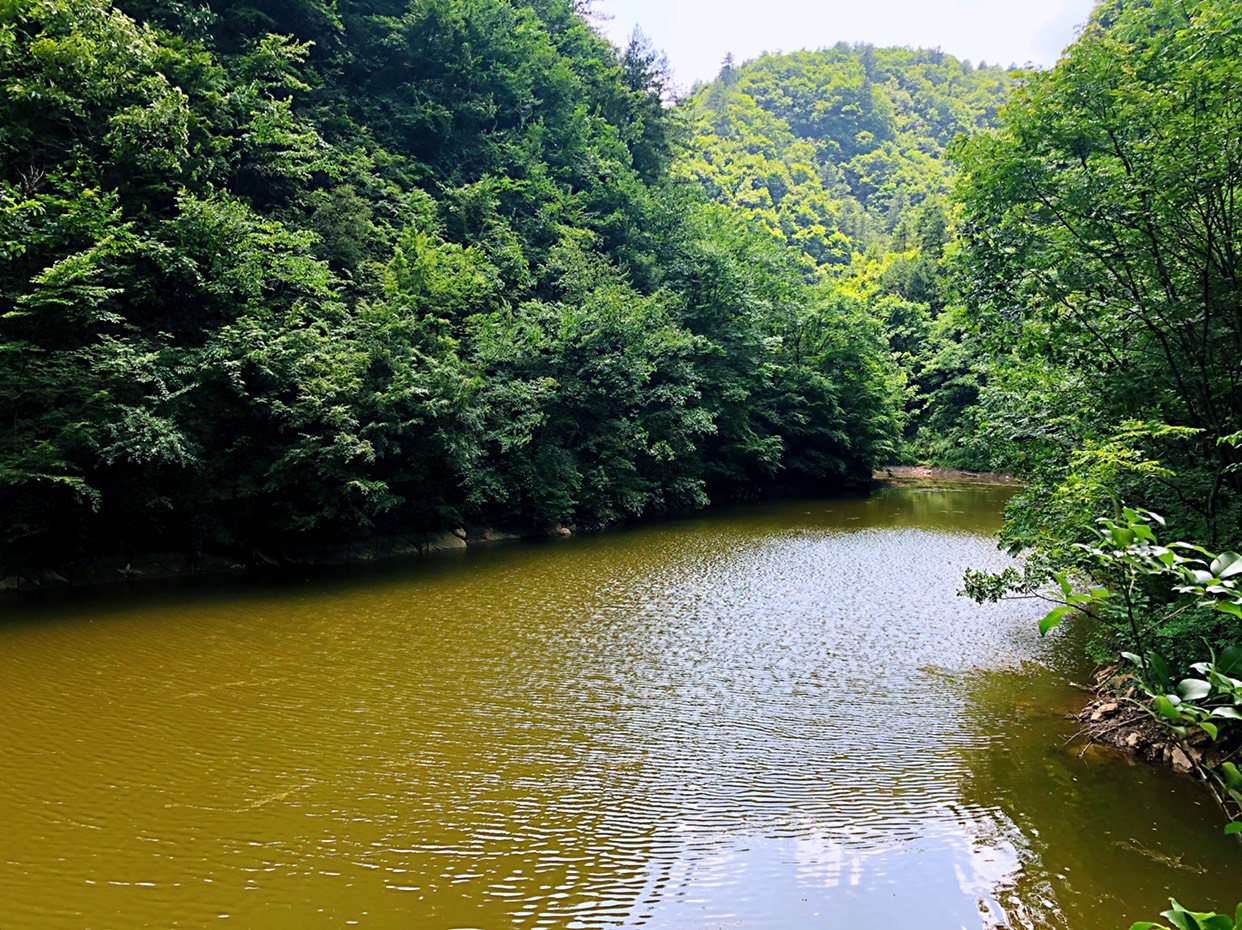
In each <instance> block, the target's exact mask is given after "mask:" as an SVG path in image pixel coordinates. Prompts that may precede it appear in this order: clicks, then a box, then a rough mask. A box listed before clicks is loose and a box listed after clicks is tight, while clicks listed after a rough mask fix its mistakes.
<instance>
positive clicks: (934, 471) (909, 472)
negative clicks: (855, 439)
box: [871, 465, 1018, 486]
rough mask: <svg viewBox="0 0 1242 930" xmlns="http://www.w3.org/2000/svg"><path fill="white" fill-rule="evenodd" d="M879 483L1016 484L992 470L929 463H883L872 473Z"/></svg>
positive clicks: (1011, 477)
mask: <svg viewBox="0 0 1242 930" xmlns="http://www.w3.org/2000/svg"><path fill="white" fill-rule="evenodd" d="M871 477H872V479H873V480H874V481H877V482H879V483H880V484H895V485H902V484H916V483H921V482H928V481H951V482H953V483H954V484H987V485H1004V486H1016V485H1017V484H1018V482H1017V480H1016V479H1015V478H1014V477H1013V475H1006V474H1003V473H1001V472H992V471H964V470H962V469H960V468H936V467H934V466H931V465H885V466H883V467H881V468H877V469H876V470H875V471H874V472H873V473H872V476H871Z"/></svg>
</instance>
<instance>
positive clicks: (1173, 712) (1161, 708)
mask: <svg viewBox="0 0 1242 930" xmlns="http://www.w3.org/2000/svg"><path fill="white" fill-rule="evenodd" d="M1155 704H1156V710H1157V711H1158V712H1159V714H1160V716H1161V717H1163V718H1164V719H1165V720H1177V719H1179V718H1180V717H1181V711H1179V710H1178V709H1177V705H1176V704H1174V703H1173V702H1172V701H1171V700H1170V699H1169V697H1168V695H1164V694H1161V695H1158V696H1157V697H1156V700H1155Z"/></svg>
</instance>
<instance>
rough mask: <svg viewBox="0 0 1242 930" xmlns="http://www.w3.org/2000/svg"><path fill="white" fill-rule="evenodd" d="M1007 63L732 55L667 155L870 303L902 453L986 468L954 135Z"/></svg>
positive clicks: (897, 52) (969, 127)
mask: <svg viewBox="0 0 1242 930" xmlns="http://www.w3.org/2000/svg"><path fill="white" fill-rule="evenodd" d="M1012 83H1013V76H1012V75H1010V74H1009V73H1007V72H1005V71H1002V70H1001V69H998V68H987V67H980V68H978V69H976V68H973V67H972V66H971V64H970V63H969V62H963V61H958V60H957V59H956V58H954V57H952V56H951V55H946V54H944V53H943V52H940V51H929V50H921V49H920V50H910V49H894V48H874V47H872V46H866V45H864V46H848V45H844V44H842V45H837V46H834V47H833V48H828V49H822V50H820V51H817V52H797V53H794V54H789V55H778V56H765V57H762V58H759V59H758V60H756V61H752V62H748V63H746V64H744V65H741V66H734V64H733V62H732V61H729V60H727V61H726V63H725V66H724V68H723V69H722V71H721V74H720V76H719V77H718V78H717V80H716V81H714V82H712V83H711V84H709V85H706V86H704V87H702V88H699V89H698V91H697V92H696V93H695V94H694V95H693V98H692V99H691V100H690V101H689V112H690V114H691V132H690V134H689V136H688V138H687V140H686V142H685V144H684V146H683V148H682V153H681V157H680V158H679V160H678V164H677V166H676V170H677V171H678V172H679V173H680V174H682V175H685V176H687V177H690V178H693V179H694V180H695V181H697V182H698V184H699V185H701V187H702V188H703V190H704V191H705V192H706V194H707V195H708V196H709V197H711V198H712V199H713V200H715V201H717V202H719V203H723V204H726V205H728V206H730V207H732V208H733V209H735V210H737V211H740V212H741V213H743V214H745V215H747V216H749V217H750V219H751V221H752V223H754V224H755V225H757V226H760V227H762V228H766V229H767V230H768V231H769V232H770V233H771V234H772V235H773V236H775V237H776V238H777V239H778V240H779V241H781V242H784V243H787V244H788V245H790V246H792V247H794V248H797V249H798V250H799V251H801V252H802V254H803V256H804V265H805V266H806V267H807V273H808V275H809V276H811V277H814V278H816V279H818V280H821V281H823V282H825V285H826V286H827V287H828V288H829V289H830V290H832V291H834V292H837V293H840V294H842V295H847V296H848V299H851V300H854V301H857V302H859V303H861V304H862V305H864V306H866V308H867V312H868V313H869V314H870V315H871V316H872V318H873V319H875V320H877V321H878V322H879V323H880V325H881V326H882V328H883V330H884V334H885V336H886V338H887V339H888V341H889V343H890V346H891V348H892V350H893V352H894V353H895V356H896V359H897V360H898V362H899V364H900V365H901V367H902V370H903V372H904V375H905V378H906V392H907V394H906V401H905V411H906V414H907V416H906V424H905V426H906V429H905V433H906V437H907V438H908V440H909V441H910V442H909V444H908V446H907V448H906V449H905V450H903V453H904V454H905V455H906V456H908V457H914V458H924V459H930V460H933V461H936V462H937V463H939V464H943V465H950V466H961V467H986V466H987V465H988V464H989V458H988V454H987V450H986V448H985V447H984V446H983V445H982V444H981V443H980V442H979V441H978V436H977V430H976V429H975V425H974V419H973V418H974V408H975V406H976V401H977V396H978V388H979V378H978V374H977V372H976V371H975V370H974V368H973V367H972V365H971V357H972V355H973V349H972V339H971V336H970V334H969V332H968V331H967V330H966V329H965V328H964V327H963V325H962V321H961V309H960V307H958V306H957V305H956V304H955V303H954V302H953V300H952V295H951V293H950V291H949V289H948V287H947V286H946V282H945V281H944V275H943V272H942V270H941V259H942V257H943V253H944V248H945V245H946V243H947V242H948V240H949V237H950V232H949V229H950V218H951V217H950V214H951V206H950V202H949V191H950V188H951V186H952V181H953V169H952V168H951V167H950V166H949V165H948V163H947V161H946V159H945V158H944V153H945V149H946V147H947V146H948V145H949V144H950V143H951V142H952V140H953V139H954V138H956V137H957V136H958V135H959V134H962V133H970V132H973V131H975V130H977V129H979V128H982V127H985V126H988V125H990V124H991V121H992V119H993V118H994V117H995V114H996V111H997V108H998V107H999V106H1000V104H1001V102H1002V101H1003V99H1004V96H1005V94H1006V93H1007V91H1008V89H1009V87H1010V86H1011V85H1012Z"/></svg>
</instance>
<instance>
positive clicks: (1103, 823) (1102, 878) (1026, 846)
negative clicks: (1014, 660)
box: [944, 670, 1239, 930]
mask: <svg viewBox="0 0 1242 930" xmlns="http://www.w3.org/2000/svg"><path fill="white" fill-rule="evenodd" d="M959 686H960V687H961V688H962V691H963V692H964V698H965V700H966V702H967V705H968V707H969V708H970V712H971V713H973V714H975V715H978V717H979V725H980V732H988V733H991V734H993V735H992V737H991V738H990V739H989V740H987V742H986V743H983V744H976V745H963V746H946V747H945V750H944V751H946V752H957V753H962V754H963V755H964V756H965V757H966V758H965V760H964V761H965V763H966V764H965V765H963V766H962V770H963V771H964V772H966V773H967V774H966V776H965V778H964V779H963V782H962V784H961V786H960V794H961V798H962V801H963V803H964V805H966V809H967V810H969V811H972V812H973V813H972V816H971V819H972V821H973V822H974V823H975V826H974V827H972V828H971V829H973V830H975V831H976V834H977V835H978V836H979V837H981V838H982V841H983V842H984V844H985V845H993V844H994V843H996V842H1002V843H1010V844H1012V845H1013V847H1014V848H1015V849H1016V850H1017V851H1018V857H1019V863H1020V867H1019V869H1018V870H1017V871H1015V872H1014V873H1013V874H1012V876H1010V877H1009V878H1007V879H1005V880H1003V881H1002V882H1000V883H999V884H998V885H997V887H996V888H995V890H994V891H993V896H994V898H995V899H996V900H997V901H998V902H1000V904H1001V906H1002V907H1003V909H1004V913H1005V914H1006V915H1007V917H1008V921H1009V924H1008V925H1010V926H1022V927H1027V926H1029V927H1039V928H1043V927H1062V926H1063V927H1073V928H1074V930H1096V928H1099V930H1104V928H1108V930H1112V928H1116V927H1120V926H1128V925H1129V924H1130V922H1131V921H1133V920H1138V919H1141V918H1143V917H1144V915H1151V914H1155V913H1158V912H1159V911H1160V910H1162V909H1163V908H1164V907H1166V906H1167V905H1168V898H1169V897H1170V896H1176V897H1178V898H1181V899H1185V900H1192V901H1195V902H1196V903H1203V906H1205V907H1207V906H1213V907H1217V908H1222V907H1225V906H1227V905H1228V904H1229V902H1227V901H1223V900H1219V898H1220V891H1221V889H1222V888H1226V889H1228V888H1231V887H1233V886H1234V885H1235V884H1236V875H1237V867H1238V864H1239V853H1238V849H1237V848H1236V846H1235V845H1234V844H1232V843H1231V842H1230V841H1229V840H1228V838H1226V837H1224V836H1223V834H1222V832H1221V829H1220V826H1219V824H1217V823H1215V819H1214V810H1213V809H1212V806H1211V804H1210V803H1209V802H1208V800H1207V798H1206V797H1205V796H1200V793H1199V791H1200V789H1199V786H1198V785H1195V784H1194V783H1193V782H1190V781H1189V780H1188V779H1183V778H1179V777H1177V776H1174V775H1173V774H1172V773H1171V772H1167V771H1165V770H1162V769H1155V768H1151V767H1149V766H1146V765H1142V764H1136V763H1133V762H1131V761H1129V760H1128V759H1126V758H1125V757H1123V756H1121V755H1120V754H1118V753H1115V752H1112V751H1105V750H1101V749H1092V750H1091V751H1089V752H1086V753H1085V754H1084V752H1083V748H1084V747H1083V746H1082V744H1080V743H1077V742H1071V743H1067V738H1069V737H1070V736H1071V735H1072V734H1073V732H1074V730H1075V727H1074V724H1073V723H1072V722H1071V721H1068V720H1066V719H1065V715H1066V713H1068V712H1069V711H1070V710H1071V709H1072V710H1077V705H1078V703H1080V701H1081V695H1080V694H1077V693H1076V692H1072V691H1070V689H1068V688H1067V687H1066V686H1065V685H1064V684H1063V683H1062V682H1061V681H1059V680H1058V679H1056V678H1055V677H1053V676H1051V675H1049V674H1048V673H1047V672H1046V671H1044V670H1041V671H1038V672H1034V673H1032V672H1030V671H1028V672H1026V673H1023V672H1021V671H1016V672H1015V671H995V672H979V673H977V674H974V675H972V676H970V677H969V678H968V679H961V680H960V682H959ZM978 812H986V815H985V816H982V817H981V816H979V814H978ZM989 823H991V824H993V825H994V829H993V828H989V827H988V826H987V825H988V824H989ZM1170 862H1177V863H1179V866H1180V867H1179V868H1175V869H1171V868H1170V866H1169V863H1170Z"/></svg>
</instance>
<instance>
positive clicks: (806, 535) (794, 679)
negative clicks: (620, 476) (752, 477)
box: [0, 487, 1242, 930]
mask: <svg viewBox="0 0 1242 930" xmlns="http://www.w3.org/2000/svg"><path fill="white" fill-rule="evenodd" d="M1010 493H1011V491H1010V490H1009V489H1005V488H989V487H963V488H941V489H935V488H894V489H888V490H884V491H881V492H880V493H878V494H877V495H876V496H874V497H872V498H870V499H865V500H839V501H798V502H790V503H782V504H776V505H765V506H756V507H748V508H737V509H727V510H719V511H715V512H712V513H709V514H707V515H703V516H699V517H695V518H692V519H685V520H678V521H670V522H665V523H660V524H655V525H650V526H645V527H640V528H635V529H628V530H622V531H617V532H611V533H606V534H603V535H599V536H595V537H585V538H577V539H572V540H567V541H564V542H556V543H549V544H510V545H498V546H494V547H492V548H483V549H475V550H471V551H468V552H464V553H444V554H440V555H438V556H435V557H432V558H428V559H424V560H421V561H417V562H409V563H402V564H396V563H393V564H388V565H384V566H370V567H368V568H367V569H365V570H359V571H356V572H342V573H337V574H334V575H331V576H328V577H319V578H315V579H310V580H303V579H298V578H289V577H285V578H282V579H279V580H275V581H253V580H242V581H237V580H231V581H228V582H226V583H210V584H203V583H198V584H194V585H189V586H181V587H177V588H173V589H163V588H161V589H159V590H156V589H154V588H143V587H141V586H139V587H138V588H135V589H133V590H123V591H112V592H107V593H104V594H98V593H96V594H92V595H90V596H85V597H84V596H73V597H68V598H61V599H60V600H59V601H57V602H47V601H41V602H37V603H25V602H12V601H9V602H5V603H4V604H3V606H2V608H0V609H3V611H4V615H5V616H4V620H3V622H0V707H3V720H4V723H3V730H2V731H0V732H2V733H3V752H0V926H4V927H15V928H17V927H20V928H24V930H43V928H66V930H68V928H74V930H82V928H91V930H104V928H117V930H133V928H146V927H153V928H154V927H159V928H167V927H195V928H197V927H229V926H234V927H244V928H277V930H281V928H290V930H292V928H297V930H310V928H329V927H331V928H338V927H352V926H358V927H373V928H416V930H418V928H431V930H435V928H484V930H491V928H508V927H555V928H597V927H600V928H602V927H635V928H638V927H644V928H773V930H787V928H801V927H826V928H829V927H851V928H880V927H885V928H887V927H892V926H918V927H920V928H921V930H937V928H945V930H958V928H962V927H965V928H976V927H982V926H994V925H997V924H1001V925H1009V926H1014V927H1041V928H1042V927H1055V928H1062V927H1063V928H1071V930H1096V928H1099V930H1104V928H1122V927H1128V926H1129V924H1130V922H1131V921H1133V920H1137V919H1140V918H1149V919H1150V918H1154V917H1155V915H1156V913H1157V912H1158V911H1159V910H1161V909H1162V908H1163V907H1165V906H1167V898H1168V897H1169V896H1170V895H1172V896H1176V897H1177V898H1179V900H1181V901H1182V902H1183V903H1185V904H1187V905H1199V906H1203V907H1215V908H1217V909H1224V908H1225V907H1226V906H1229V907H1231V906H1232V904H1233V903H1235V902H1236V900H1237V899H1242V854H1240V850H1239V847H1238V845H1237V844H1235V843H1233V842H1232V841H1229V840H1227V839H1226V838H1224V837H1223V836H1222V835H1221V831H1220V825H1219V823H1218V818H1217V814H1216V812H1215V810H1214V809H1213V807H1212V806H1211V802H1210V801H1209V800H1208V798H1207V797H1206V795H1204V794H1203V793H1201V791H1200V789H1199V788H1198V787H1197V786H1196V785H1194V784H1193V783H1191V782H1189V781H1187V780H1185V779H1182V778H1179V777H1177V776H1174V775H1172V774H1171V773H1168V772H1164V771H1157V770H1153V769H1150V768H1147V767H1144V766H1139V765H1132V764H1130V763H1128V762H1127V761H1126V760H1124V759H1123V758H1121V757H1119V756H1117V755H1112V754H1109V753H1105V752H1103V751H1099V752H1097V751H1094V750H1093V751H1092V752H1090V753H1088V754H1087V755H1086V756H1081V757H1080V751H1081V747H1080V746H1077V745H1070V746H1065V745H1064V741H1065V739H1066V738H1067V737H1068V736H1069V735H1070V734H1071V733H1072V732H1073V724H1072V723H1071V722H1069V721H1067V720H1066V719H1065V714H1066V713H1068V712H1069V711H1072V710H1075V709H1076V708H1077V706H1078V705H1079V704H1080V703H1081V700H1082V694H1081V693H1080V692H1078V691H1076V690H1074V689H1073V688H1072V687H1071V685H1070V682H1072V681H1074V680H1082V679H1083V678H1085V677H1086V675H1087V670H1086V669H1085V668H1084V667H1083V666H1082V664H1081V661H1080V660H1079V658H1078V656H1079V655H1080V650H1079V648H1078V646H1077V644H1075V643H1074V642H1073V641H1072V640H1073V634H1072V632H1071V633H1070V634H1069V635H1064V636H1060V637H1051V638H1050V639H1049V640H1046V641H1041V640H1040V639H1039V638H1038V636H1037V635H1036V632H1035V619H1036V617H1037V616H1038V613H1039V610H1038V608H1037V607H1033V606H1030V605H1027V604H1024V603H1018V604H1016V605H1015V604H1005V605H999V606H992V607H986V608H980V607H976V606H973V605H971V604H969V603H967V602H965V601H964V600H962V599H961V598H958V597H955V591H956V590H957V588H958V587H960V581H961V576H962V570H963V569H964V568H965V567H966V566H975V567H984V566H993V567H997V566H1000V565H1002V564H1004V558H1003V556H1001V555H1000V554H999V553H997V552H996V550H995V548H994V544H993V542H992V538H991V534H992V533H993V532H994V531H995V530H996V528H997V525H998V520H999V513H1000V508H1001V506H1002V504H1003V502H1004V500H1005V498H1006V497H1007V495H1008V494H1010ZM912 921H913V922H912Z"/></svg>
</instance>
